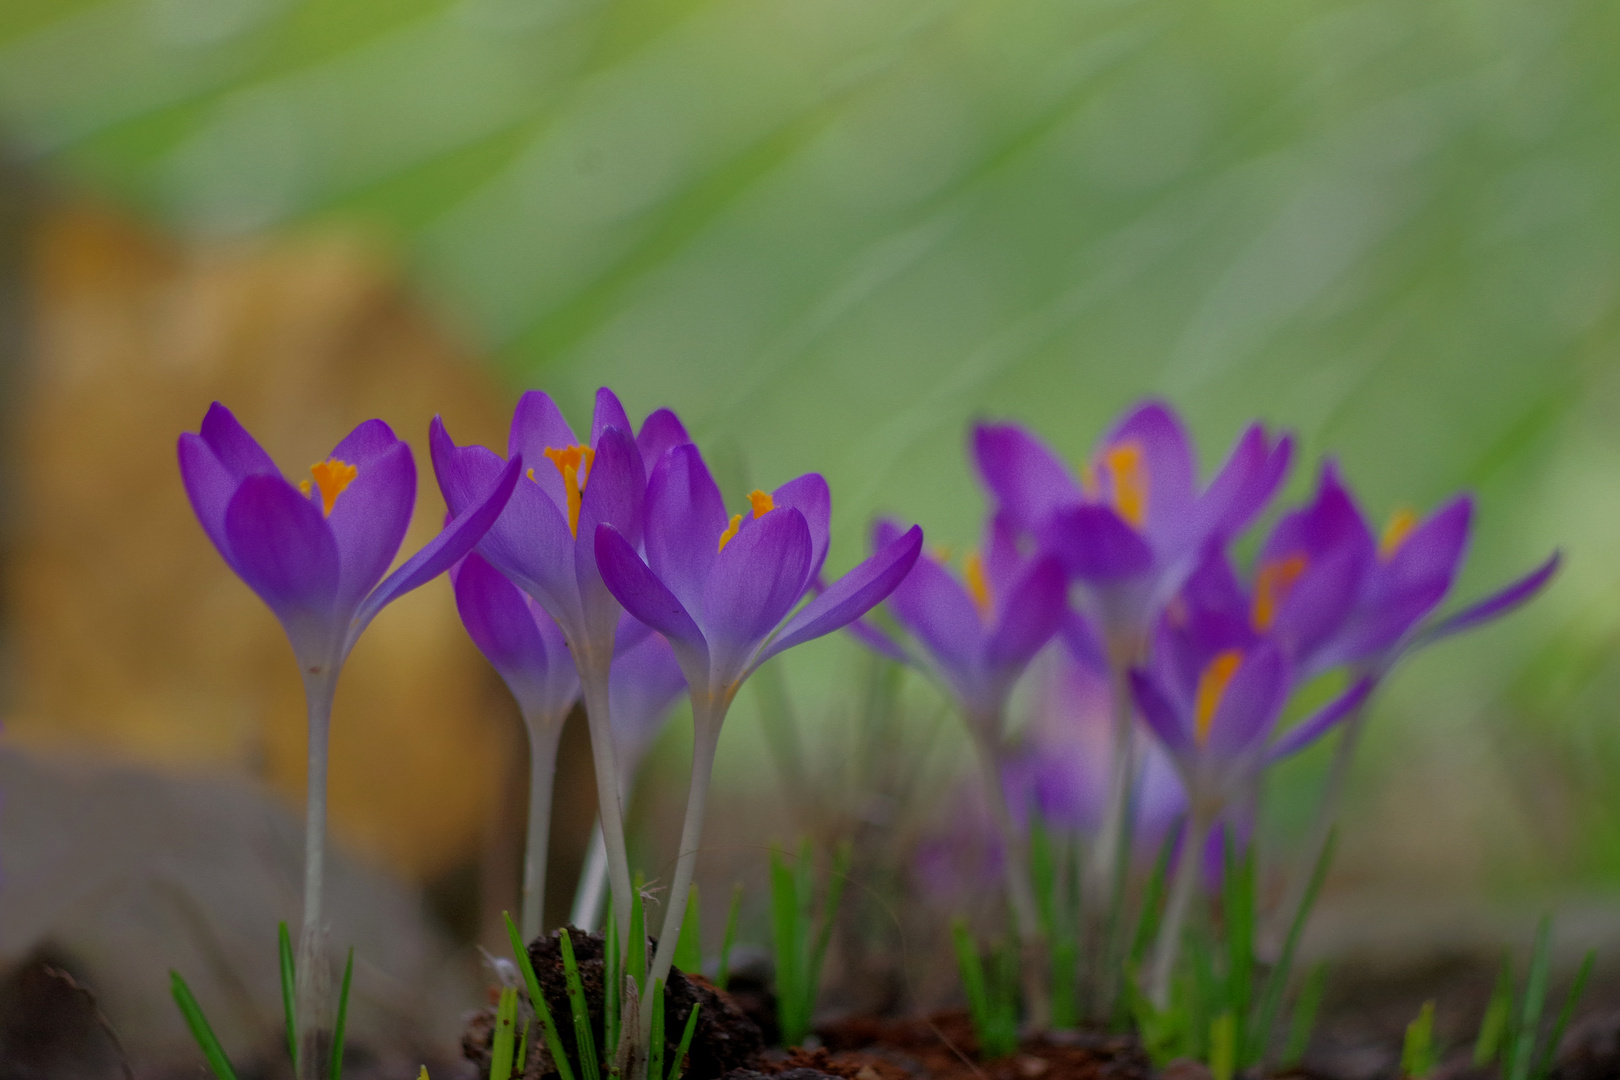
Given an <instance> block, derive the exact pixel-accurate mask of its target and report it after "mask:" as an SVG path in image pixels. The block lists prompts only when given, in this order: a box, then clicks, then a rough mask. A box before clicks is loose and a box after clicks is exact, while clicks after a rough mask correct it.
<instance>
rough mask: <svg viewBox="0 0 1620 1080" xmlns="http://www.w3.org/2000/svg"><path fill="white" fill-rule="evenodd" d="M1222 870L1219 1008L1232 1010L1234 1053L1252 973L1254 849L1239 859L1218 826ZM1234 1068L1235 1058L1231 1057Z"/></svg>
mask: <svg viewBox="0 0 1620 1080" xmlns="http://www.w3.org/2000/svg"><path fill="white" fill-rule="evenodd" d="M1222 836H1223V845H1222V846H1223V848H1224V854H1225V862H1226V872H1227V873H1228V874H1229V875H1231V879H1232V882H1231V886H1230V888H1227V889H1225V890H1224V891H1225V893H1226V896H1225V898H1224V900H1223V902H1222V907H1223V908H1224V909H1225V910H1224V911H1223V912H1222V914H1223V915H1224V916H1225V918H1224V920H1223V921H1224V922H1225V927H1224V929H1225V931H1226V981H1225V984H1224V985H1223V986H1222V988H1221V989H1222V994H1221V996H1222V998H1223V999H1224V1000H1223V1001H1222V1003H1221V1006H1220V1008H1221V1011H1223V1012H1229V1013H1231V1014H1232V1031H1233V1033H1234V1036H1235V1038H1236V1042H1234V1043H1233V1052H1234V1054H1238V1053H1241V1052H1242V1051H1243V1049H1244V1035H1245V1027H1246V1025H1245V1023H1244V1020H1245V1018H1246V1017H1247V1016H1248V1012H1249V1007H1250V1005H1251V1004H1252V1002H1251V1000H1250V993H1251V990H1252V985H1251V984H1252V983H1253V976H1254V849H1253V848H1252V847H1251V848H1250V849H1249V850H1248V852H1247V853H1245V855H1244V856H1243V858H1242V859H1241V860H1240V859H1238V858H1236V855H1235V852H1234V850H1233V845H1232V839H1231V837H1232V834H1231V831H1230V830H1222ZM1233 1067H1234V1068H1235V1067H1236V1061H1235V1058H1234V1066H1233Z"/></svg>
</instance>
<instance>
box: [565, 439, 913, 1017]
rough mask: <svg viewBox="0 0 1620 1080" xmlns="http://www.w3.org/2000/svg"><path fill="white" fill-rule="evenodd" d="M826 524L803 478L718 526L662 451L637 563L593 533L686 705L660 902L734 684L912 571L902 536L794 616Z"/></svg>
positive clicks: (662, 966) (712, 493)
mask: <svg viewBox="0 0 1620 1080" xmlns="http://www.w3.org/2000/svg"><path fill="white" fill-rule="evenodd" d="M831 513H832V501H831V496H830V495H829V493H828V490H827V484H826V481H824V480H823V479H822V478H821V477H820V476H819V475H816V474H814V473H811V474H809V475H806V476H801V477H799V478H797V479H795V480H790V481H788V482H787V483H786V484H783V485H782V486H781V487H779V488H777V489H776V490H775V491H773V492H770V493H766V492H763V491H756V492H754V493H752V494H751V495H750V496H749V505H748V509H746V510H744V511H742V512H740V513H736V514H730V515H728V514H727V512H726V506H725V502H724V500H722V498H721V496H720V489H719V488H718V487H717V486H716V485H715V482H714V479H713V478H712V477H711V476H710V474H709V470H708V467H707V466H706V465H705V464H704V463H703V458H702V456H701V455H700V454H699V453H698V450H697V447H695V446H693V445H691V444H690V443H687V444H685V445H681V446H676V447H674V448H673V449H671V450H668V451H666V452H665V454H664V456H663V457H662V458H660V459H659V462H658V464H657V466H656V467H655V468H654V469H653V473H652V477H651V478H650V479H649V481H648V484H647V502H646V538H647V560H646V561H643V560H642V558H641V556H640V555H639V554H638V553H637V551H636V548H635V544H634V542H633V540H632V539H631V538H629V537H627V536H626V535H625V534H624V532H623V531H622V530H620V529H618V528H616V527H614V526H613V525H612V524H611V523H607V524H602V525H599V526H598V527H597V531H596V560H597V564H598V566H599V567H600V568H601V575H602V579H603V581H604V582H605V583H606V585H607V588H608V589H609V590H611V591H612V593H613V595H614V596H616V597H617V598H618V599H619V601H620V603H622V604H623V605H624V607H625V610H626V611H628V612H629V613H630V614H631V615H633V616H635V617H636V618H637V619H640V620H641V621H642V622H644V623H646V624H647V625H648V626H650V627H652V628H653V629H654V630H657V631H658V632H659V633H661V634H663V635H664V636H665V637H666V638H668V639H669V642H670V644H671V645H672V646H673V647H674V650H675V656H676V659H677V660H679V662H680V665H681V670H682V671H683V672H684V673H685V675H686V683H687V687H688V689H689V691H690V693H691V699H692V715H693V724H694V729H695V738H694V743H693V753H692V785H691V789H690V791H689V793H688V796H687V812H686V822H685V825H684V827H683V829H682V832H681V849H680V858H679V859H678V860H677V862H676V865H675V880H674V884H673V886H672V888H671V890H670V892H669V895H670V896H671V897H683V896H685V895H686V892H687V889H688V888H690V886H691V883H692V870H693V867H694V864H695V862H696V858H697V851H698V843H699V841H700V839H701V836H702V831H703V804H704V800H705V798H706V796H707V789H708V783H709V777H710V774H711V772H712V770H713V765H714V750H715V745H716V743H717V742H718V739H719V735H720V726H721V723H722V722H723V721H724V719H725V715H726V711H727V709H729V708H730V705H731V701H732V699H733V698H734V697H735V696H736V693H737V690H738V688H739V687H740V686H741V685H742V683H743V680H745V679H746V678H747V677H748V675H749V674H750V673H751V672H752V671H753V670H754V669H755V668H757V667H758V666H759V665H760V664H762V663H764V662H765V661H766V660H768V659H770V658H771V657H772V656H775V655H776V654H778V653H780V652H782V651H783V650H785V649H788V648H791V647H793V646H794V645H798V644H801V643H803V642H806V641H810V640H812V639H814V638H818V637H821V636H822V635H823V634H829V633H831V632H833V631H835V630H837V629H839V628H841V627H843V626H845V625H847V624H848V623H850V622H851V621H853V620H854V619H856V618H859V617H860V616H861V615H863V614H865V613H866V612H867V611H869V610H870V609H871V608H872V607H873V606H874V605H876V604H878V603H880V602H881V601H882V600H883V599H884V598H885V597H886V596H888V595H889V594H890V593H891V592H892V591H893V590H894V588H895V586H896V585H897V584H899V582H900V580H901V579H902V578H904V577H905V576H906V574H907V572H909V571H910V570H911V568H912V565H913V564H914V563H915V562H916V560H917V552H918V550H919V549H920V548H921V546H922V531H921V530H920V529H917V528H912V529H910V530H909V531H907V532H906V533H905V534H904V535H902V536H900V537H899V538H897V539H896V540H895V541H894V542H893V543H891V544H889V545H888V546H887V547H885V548H883V549H882V550H881V551H879V552H878V553H877V554H875V555H873V556H872V557H871V558H869V559H867V560H866V561H865V562H863V563H861V564H860V565H859V566H857V567H855V568H854V569H853V570H851V571H850V572H849V573H847V574H845V575H844V576H843V577H842V578H840V579H838V580H837V581H835V582H833V583H832V584H831V585H830V586H828V587H827V588H826V590H825V591H823V592H822V593H821V594H820V595H819V596H817V597H816V598H815V599H814V600H811V601H810V602H809V603H808V604H805V605H804V606H803V607H802V608H799V610H798V611H797V612H794V608H795V607H796V606H798V604H799V602H800V600H802V599H803V598H804V596H805V594H806V592H807V591H808V590H809V589H810V586H811V584H812V582H813V581H814V580H815V579H816V577H817V575H818V574H819V573H820V571H821V567H822V564H823V563H824V562H825V560H826V557H827V544H828V538H829V537H828V530H829V523H830V519H831ZM684 911H685V905H683V904H681V903H679V902H675V901H672V902H671V903H670V904H669V905H668V908H667V909H666V912H665V918H664V928H663V933H662V934H661V935H660V937H659V946H658V953H657V956H656V958H655V960H654V963H653V969H652V973H651V977H652V978H663V977H664V976H666V975H667V974H668V973H669V965H670V960H671V959H672V957H673V950H674V947H675V943H676V941H677V940H679V938H680V927H681V918H682V915H683V914H684ZM649 1020H650V1018H649ZM645 1022H646V1021H644V1023H645Z"/></svg>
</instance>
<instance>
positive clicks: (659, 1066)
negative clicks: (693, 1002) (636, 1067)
mask: <svg viewBox="0 0 1620 1080" xmlns="http://www.w3.org/2000/svg"><path fill="white" fill-rule="evenodd" d="M663 1075H664V980H663V979H654V980H653V989H652V1038H651V1039H649V1040H648V1045H647V1077H648V1080H656V1078H657V1077H660V1076H663Z"/></svg>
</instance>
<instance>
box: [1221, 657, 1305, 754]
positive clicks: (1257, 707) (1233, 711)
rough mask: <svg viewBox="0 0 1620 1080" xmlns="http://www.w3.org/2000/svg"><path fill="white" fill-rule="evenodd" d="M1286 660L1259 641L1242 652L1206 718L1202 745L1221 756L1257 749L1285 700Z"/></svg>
mask: <svg viewBox="0 0 1620 1080" xmlns="http://www.w3.org/2000/svg"><path fill="white" fill-rule="evenodd" d="M1288 690H1289V673H1288V662H1287V661H1286V660H1285V659H1283V655H1282V652H1281V650H1279V649H1277V648H1275V647H1274V646H1271V645H1268V644H1262V645H1260V646H1258V647H1256V648H1253V649H1250V650H1249V651H1247V652H1245V653H1244V654H1243V659H1242V661H1241V662H1240V663H1239V664H1238V669H1237V673H1236V674H1234V675H1233V676H1232V681H1231V682H1230V683H1228V684H1227V686H1226V692H1225V693H1224V694H1223V695H1221V699H1220V703H1219V704H1218V705H1217V706H1216V708H1215V715H1214V716H1213V717H1212V718H1211V720H1210V725H1209V737H1208V739H1207V740H1205V748H1206V749H1207V750H1209V751H1210V752H1211V753H1212V754H1216V755H1219V756H1222V757H1226V756H1237V755H1240V754H1244V753H1246V752H1248V751H1250V750H1254V749H1258V748H1259V746H1260V745H1261V744H1263V743H1264V742H1265V739H1266V736H1268V735H1269V734H1271V728H1272V725H1273V724H1275V723H1276V722H1277V717H1278V716H1279V715H1281V713H1282V709H1283V706H1284V705H1285V704H1287V701H1288Z"/></svg>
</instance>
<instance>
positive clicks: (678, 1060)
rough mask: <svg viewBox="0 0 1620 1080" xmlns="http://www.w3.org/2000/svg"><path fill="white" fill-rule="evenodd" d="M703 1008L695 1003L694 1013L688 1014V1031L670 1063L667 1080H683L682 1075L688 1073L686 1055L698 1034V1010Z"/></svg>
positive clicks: (684, 1032)
mask: <svg viewBox="0 0 1620 1080" xmlns="http://www.w3.org/2000/svg"><path fill="white" fill-rule="evenodd" d="M701 1008H703V1003H702V1002H701V1001H694V1002H693V1003H692V1011H691V1012H689V1013H687V1014H686V1029H685V1030H684V1031H682V1032H681V1042H680V1045H679V1046H677V1047H676V1048H675V1060H674V1061H672V1062H670V1063H669V1076H668V1077H667V1080H681V1074H682V1073H684V1072H685V1071H686V1053H687V1051H688V1050H690V1049H692V1036H693V1035H695V1034H696V1033H697V1022H698V1010H699V1009H701Z"/></svg>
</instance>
